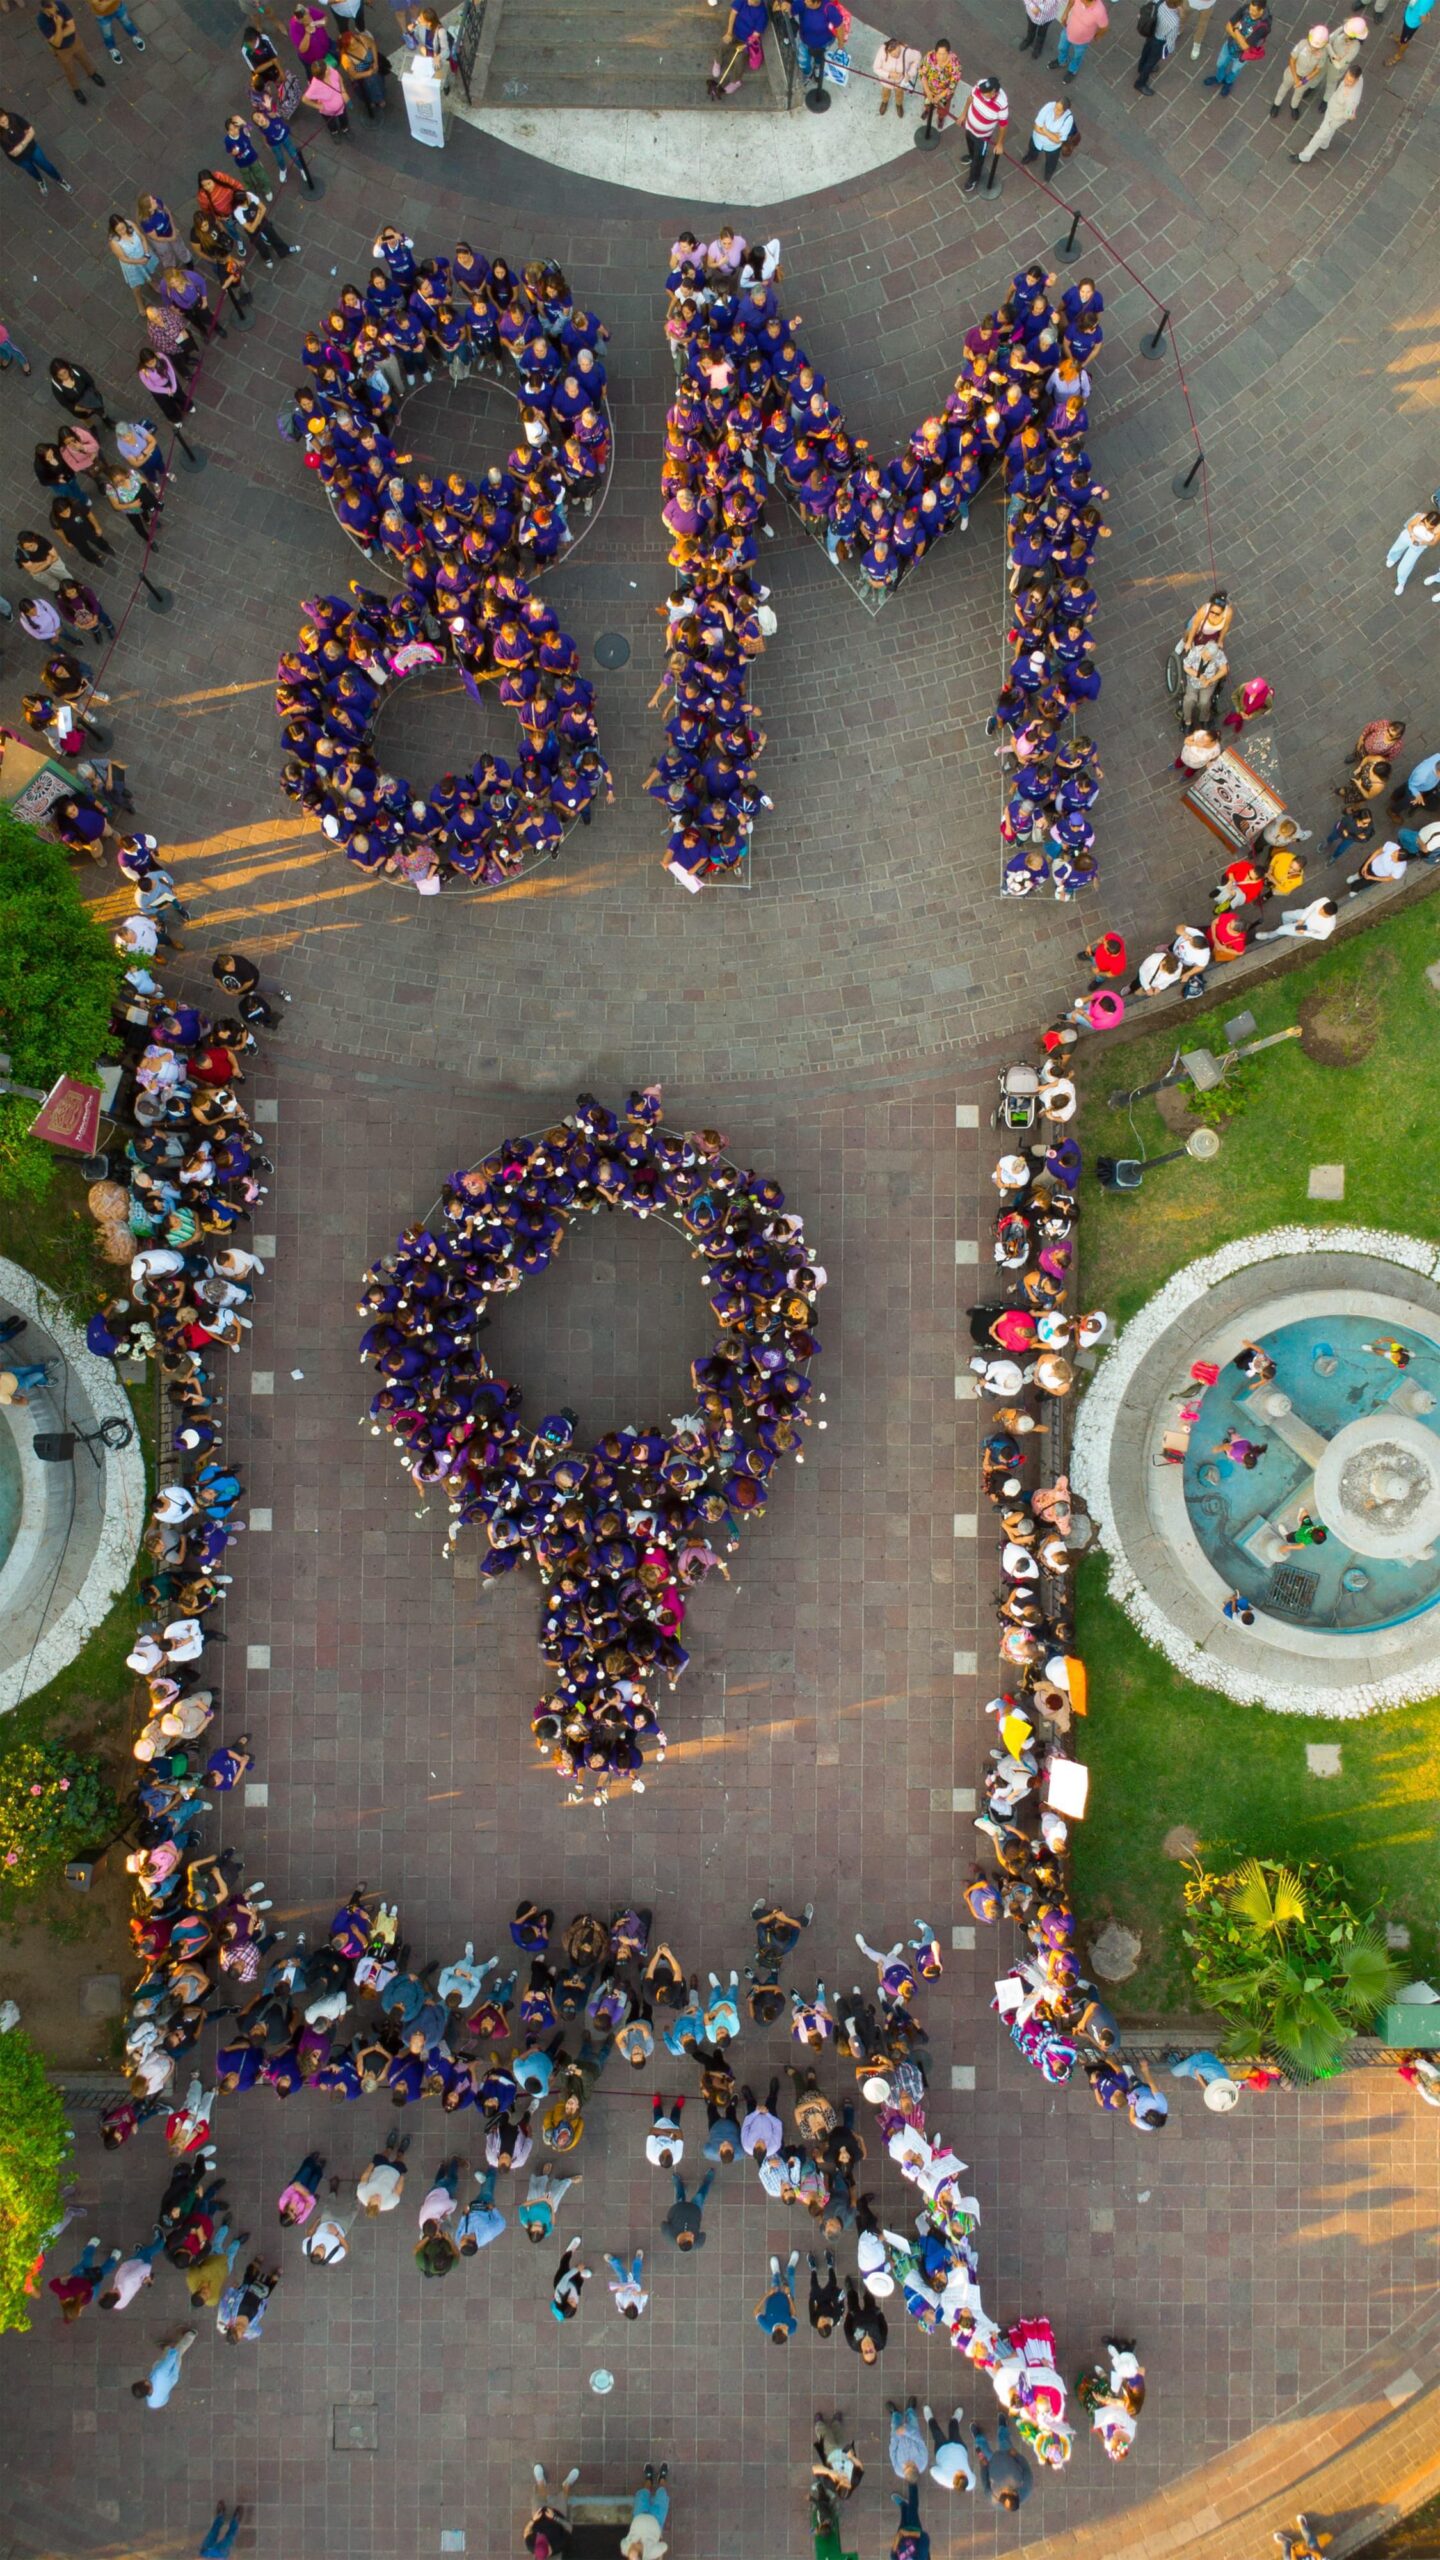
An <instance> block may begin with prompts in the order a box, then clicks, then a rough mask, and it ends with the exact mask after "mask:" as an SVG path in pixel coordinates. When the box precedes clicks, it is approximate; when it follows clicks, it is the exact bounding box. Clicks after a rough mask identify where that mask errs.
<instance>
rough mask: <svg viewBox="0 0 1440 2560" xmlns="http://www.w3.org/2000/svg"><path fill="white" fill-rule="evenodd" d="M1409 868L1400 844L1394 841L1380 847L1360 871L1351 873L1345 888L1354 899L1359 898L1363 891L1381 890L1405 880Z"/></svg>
mask: <svg viewBox="0 0 1440 2560" xmlns="http://www.w3.org/2000/svg"><path fill="white" fill-rule="evenodd" d="M1408 867H1409V865H1408V862H1407V859H1406V856H1405V855H1404V854H1403V853H1402V852H1401V850H1400V847H1399V845H1398V844H1395V843H1394V842H1393V841H1392V842H1391V843H1389V844H1382V845H1378V846H1377V847H1376V849H1375V851H1374V852H1373V853H1372V854H1370V855H1368V856H1367V858H1366V860H1365V861H1364V862H1362V863H1361V865H1360V868H1359V870H1358V871H1352V872H1351V873H1350V875H1349V878H1348V879H1347V881H1346V883H1345V886H1346V888H1347V889H1348V890H1349V893H1350V895H1351V897H1352V898H1358V897H1359V895H1360V893H1361V891H1362V889H1379V888H1382V887H1383V886H1384V885H1385V883H1386V882H1387V881H1390V880H1403V879H1404V877H1405V873H1406V871H1407V869H1408Z"/></svg>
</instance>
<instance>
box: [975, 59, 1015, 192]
mask: <svg viewBox="0 0 1440 2560" xmlns="http://www.w3.org/2000/svg"><path fill="white" fill-rule="evenodd" d="M1009 121H1010V101H1009V99H1008V98H1007V97H1006V95H1005V92H1004V90H1003V89H1002V88H1001V86H1000V83H999V81H998V80H995V79H991V78H986V79H984V80H977V81H976V83H975V86H974V88H973V89H972V90H971V92H970V96H969V100H968V102H967V104H966V108H965V148H966V150H967V151H968V152H969V154H970V175H969V177H968V178H967V179H966V181H965V186H964V190H963V192H964V193H965V194H966V195H967V196H973V195H974V193H975V190H976V188H977V187H978V186H979V184H980V181H981V179H982V178H983V177H984V175H985V172H986V170H987V168H988V169H989V170H990V184H991V186H992V187H993V186H994V184H995V180H996V178H997V176H998V175H999V171H998V169H996V168H994V167H993V166H992V163H993V162H996V161H998V160H1000V159H1001V158H1002V157H1003V155H1004V150H1005V127H1006V125H1007V124H1008V123H1009Z"/></svg>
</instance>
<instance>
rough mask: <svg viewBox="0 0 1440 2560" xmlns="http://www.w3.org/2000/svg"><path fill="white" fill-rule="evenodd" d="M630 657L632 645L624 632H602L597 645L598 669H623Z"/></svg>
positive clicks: (596, 658)
mask: <svg viewBox="0 0 1440 2560" xmlns="http://www.w3.org/2000/svg"><path fill="white" fill-rule="evenodd" d="M629 655H630V643H629V641H628V640H627V639H626V637H625V634H624V632H623V631H602V632H601V634H600V637H599V639H598V640H597V641H596V643H595V663H596V665H597V667H623V666H624V664H625V661H626V659H627V658H628V657H629Z"/></svg>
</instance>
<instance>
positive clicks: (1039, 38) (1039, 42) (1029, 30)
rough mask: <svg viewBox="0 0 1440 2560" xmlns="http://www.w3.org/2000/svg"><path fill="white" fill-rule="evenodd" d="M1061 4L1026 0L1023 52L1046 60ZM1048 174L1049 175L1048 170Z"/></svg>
mask: <svg viewBox="0 0 1440 2560" xmlns="http://www.w3.org/2000/svg"><path fill="white" fill-rule="evenodd" d="M1061 6H1062V0H1025V18H1026V27H1025V33H1024V34H1023V36H1022V37H1021V39H1020V51H1021V52H1022V53H1033V54H1034V56H1035V59H1036V61H1037V62H1043V61H1044V59H1045V47H1046V45H1047V43H1048V42H1049V38H1050V29H1051V28H1052V27H1053V25H1054V24H1055V21H1056V19H1057V18H1058V17H1059V15H1060V10H1061ZM1046 174H1047V176H1048V174H1049V173H1048V171H1047V173H1046Z"/></svg>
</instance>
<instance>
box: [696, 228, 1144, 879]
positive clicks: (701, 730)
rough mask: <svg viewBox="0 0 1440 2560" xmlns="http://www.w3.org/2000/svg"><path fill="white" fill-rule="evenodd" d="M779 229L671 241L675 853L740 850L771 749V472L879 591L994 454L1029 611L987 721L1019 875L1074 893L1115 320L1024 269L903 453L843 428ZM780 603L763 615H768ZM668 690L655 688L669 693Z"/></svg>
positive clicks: (965, 510) (977, 481)
mask: <svg viewBox="0 0 1440 2560" xmlns="http://www.w3.org/2000/svg"><path fill="white" fill-rule="evenodd" d="M779 247H780V244H779V243H778V241H770V242H768V243H766V244H765V246H764V247H763V248H759V249H755V248H751V247H750V246H749V244H748V243H747V242H746V241H745V240H744V238H743V237H742V236H741V235H740V234H739V233H738V232H736V231H735V230H734V229H733V227H732V226H731V225H730V224H728V223H727V224H725V225H723V226H722V228H721V230H720V232H719V234H718V236H717V237H716V238H715V239H714V240H711V241H708V242H701V241H700V240H699V239H697V237H696V235H695V234H694V233H693V232H689V231H686V232H682V233H681V235H680V237H679V238H678V240H676V241H674V242H673V243H672V245H671V249H670V263H669V272H668V274H667V277H666V289H667V294H668V297H669V299H668V308H667V316H666V334H667V336H668V338H669V340H670V345H671V349H672V353H673V356H674V362H675V374H676V389H675V397H674V400H673V402H672V404H671V406H670V409H669V411H668V412H667V416H666V427H665V450H664V460H663V464H662V489H663V509H662V511H663V518H664V523H665V527H666V530H667V532H668V533H669V534H670V536H671V549H670V554H669V558H670V565H671V567H672V568H673V569H674V570H675V572H676V587H675V590H674V593H673V594H672V596H671V598H670V600H669V603H668V605H667V607H666V661H665V677H664V680H663V682H662V686H661V688H660V693H661V695H664V694H667V693H668V697H669V705H670V707H669V714H668V718H667V721H666V737H667V741H668V744H667V749H666V752H665V754H664V755H663V756H662V757H661V759H660V761H659V763H658V764H657V766H656V768H655V771H654V773H653V774H652V776H651V780H650V785H649V787H650V789H651V790H652V791H653V793H654V794H655V796H656V797H657V798H658V799H660V800H661V801H662V803H663V805H664V807H665V809H666V813H667V819H668V826H669V837H668V849H667V860H666V867H667V869H669V870H670V871H671V872H672V873H674V874H675V875H676V876H677V877H679V878H681V879H682V880H684V881H685V883H686V885H687V886H689V887H692V888H695V887H698V886H699V885H700V883H701V882H702V881H704V880H706V879H709V878H713V877H715V876H716V875H717V874H719V873H721V872H724V871H726V870H728V869H731V868H733V866H734V865H735V864H736V863H737V862H739V861H740V860H741V858H742V856H743V855H744V854H745V853H746V851H747V850H748V847H749V842H750V834H751V828H752V824H753V820H754V817H755V814H756V812H757V810H758V809H760V808H763V807H767V806H769V803H768V801H767V800H766V799H765V797H764V795H763V794H762V793H761V792H760V790H759V785H758V777H757V770H756V764H757V759H758V756H759V753H760V749H761V747H762V746H763V744H764V733H763V731H762V730H761V729H760V728H759V727H758V725H757V722H756V718H755V714H754V710H753V706H752V705H751V703H750V699H749V671H750V667H751V664H752V662H753V660H754V659H755V658H756V657H758V656H759V654H760V653H761V651H762V650H763V648H764V646H765V639H766V636H767V621H766V618H765V617H766V616H767V614H768V607H767V603H766V597H767V594H768V590H767V589H765V588H764V587H763V586H762V585H760V584H759V583H758V582H757V576H756V563H757V561H758V559H759V556H760V541H761V538H762V537H763V536H765V535H767V534H769V533H770V531H771V527H770V526H769V525H768V524H767V522H766V516H765V508H766V499H767V495H768V492H769V490H770V489H772V488H777V487H778V488H779V490H780V491H781V493H782V495H783V496H785V497H786V498H787V499H788V500H789V501H790V504H791V505H792V506H793V507H794V508H795V509H796V511H797V513H798V514H799V515H800V517H801V519H802V520H803V521H804V522H805V523H806V524H807V526H808V527H809V528H810V530H811V531H812V532H814V533H815V534H816V536H817V538H819V539H821V540H822V541H823V543H824V546H825V550H826V552H827V555H828V556H829V558H830V559H831V560H832V561H836V562H842V561H843V562H853V563H854V567H855V572H856V574H857V576H858V577H859V578H860V579H861V580H862V581H863V583H864V585H865V586H866V587H867V588H868V589H870V590H871V591H873V592H875V593H876V594H879V595H883V594H886V593H888V592H890V591H891V590H893V589H894V588H895V587H896V586H897V585H898V584H899V582H900V580H901V579H902V578H903V577H904V575H905V574H906V572H907V571H908V570H909V569H910V568H912V567H913V565H914V563H915V562H916V561H917V560H919V559H921V558H922V557H923V556H924V554H925V552H926V551H927V550H929V548H930V547H931V545H932V544H933V543H935V542H937V541H938V540H939V539H940V537H941V536H942V535H943V534H945V533H947V532H948V531H949V530H950V529H951V527H952V526H954V525H958V526H960V527H961V528H962V529H963V528H964V527H965V526H966V525H967V524H968V523H969V520H970V508H971V505H972V502H973V501H974V499H975V497H976V496H977V494H978V492H979V491H980V489H981V487H982V485H983V483H984V481H985V479H986V477H987V475H988V474H989V472H990V471H991V470H992V469H994V468H995V467H996V466H997V465H998V466H999V467H1000V469H1001V471H1002V474H1003V482H1004V490H1005V502H1006V530H1007V543H1008V550H1009V559H1010V573H1009V589H1010V594H1011V596H1012V598H1013V600H1014V601H1013V614H1014V622H1013V627H1012V629H1011V632H1010V636H1009V645H1010V649H1011V658H1010V664H1009V668H1008V672H1007V675H1006V680H1005V684H1004V687H1003V689H1002V692H1001V695H1000V699H999V702H998V705H997V709H996V714H995V722H994V726H995V728H996V729H997V731H998V733H999V735H1000V737H1001V739H1002V741H1003V744H1002V748H1001V752H1002V755H1003V757H1004V759H1005V763H1006V767H1007V772H1008V775H1009V783H1010V790H1009V801H1008V805H1007V808H1006V812H1005V817H1004V821H1003V827H1002V833H1003V835H1004V838H1005V841H1006V843H1007V845H1008V846H1010V847H1011V848H1012V850H1011V852H1010V853H1009V855H1008V857H1007V861H1006V865H1005V879H1004V885H1005V888H1006V889H1007V891H1009V892H1010V893H1011V894H1012V895H1026V894H1029V893H1031V892H1033V891H1034V890H1035V889H1036V888H1038V887H1041V886H1042V885H1045V884H1046V883H1048V884H1049V885H1050V886H1052V887H1053V889H1054V891H1055V894H1056V895H1057V896H1061V897H1072V896H1074V895H1075V893H1076V892H1077V890H1079V889H1081V888H1084V887H1086V886H1088V885H1089V883H1090V882H1091V881H1092V880H1093V879H1094V878H1095V874H1096V862H1095V853H1094V842H1095V830H1094V825H1093V822H1092V819H1091V816H1090V811H1091V809H1092V808H1093V805H1094V802H1095V797H1096V793H1097V791H1098V788H1099V783H1100V768H1099V764H1098V762H1097V759H1096V754H1095V749H1094V746H1093V743H1092V742H1091V741H1090V740H1089V739H1088V738H1085V737H1082V736H1077V735H1075V733H1074V725H1073V724H1074V715H1075V711H1076V707H1077V705H1079V704H1082V703H1087V702H1093V701H1094V700H1096V698H1097V697H1098V695H1099V691H1100V675H1099V671H1098V669H1097V667H1096V665H1095V659H1094V649H1093V641H1092V638H1091V631H1090V625H1091V621H1092V619H1093V616H1094V612H1095V603H1096V598H1095V591H1094V588H1093V586H1092V584H1091V574H1090V573H1091V569H1092V566H1093V562H1094V558H1095V552H1096V548H1097V545H1098V544H1099V542H1100V540H1101V538H1102V536H1103V534H1104V531H1105V527H1104V525H1103V523H1102V521H1101V517H1100V513H1099V504H1098V502H1099V501H1100V500H1101V499H1103V498H1104V496H1105V495H1106V492H1105V490H1104V489H1102V488H1101V487H1099V486H1098V485H1097V483H1096V481H1095V478H1094V475H1093V472H1092V470H1091V465H1090V459H1089V455H1088V453H1087V451H1086V448H1085V437H1086V433H1087V429H1088V412H1087V408H1086V402H1087V399H1088V396H1089V391H1090V375H1089V372H1088V370H1087V368H1088V365H1089V363H1090V362H1091V360H1092V359H1093V357H1094V355H1095V352H1096V350H1097V349H1098V347H1099V345H1100V343H1101V339H1102V336H1103V327H1102V313H1103V310H1104V298H1103V296H1102V295H1101V293H1100V291H1099V289H1098V288H1097V286H1096V285H1095V284H1094V283H1093V282H1091V281H1090V279H1088V278H1086V279H1083V280H1082V281H1081V282H1080V283H1078V284H1073V285H1068V286H1067V287H1066V289H1065V291H1064V293H1063V294H1062V295H1061V297H1060V299H1059V301H1058V302H1054V303H1052V301H1051V299H1050V287H1051V286H1052V285H1053V284H1054V282H1055V279H1054V277H1053V276H1052V275H1050V274H1049V273H1047V271H1046V270H1045V269H1044V268H1043V267H1038V266H1032V267H1027V268H1025V269H1024V270H1023V271H1021V272H1020V273H1019V274H1017V275H1016V276H1015V277H1014V278H1013V279H1012V282H1011V288H1010V291H1009V293H1008V294H1007V296H1006V297H1005V300H1004V301H1003V302H1002V303H1001V305H1000V307H999V309H998V310H996V311H993V312H991V313H989V314H987V315H986V317H985V318H984V319H983V320H981V321H978V322H977V323H976V324H975V326H974V327H973V328H971V329H969V330H967V332H966V336H965V351H964V358H963V361H962V364H961V367H960V370H959V372H958V373H957V375H956V378H955V383H954V387H953V389H952V390H951V391H950V393H949V394H948V395H947V398H946V401H945V405H944V408H943V410H941V411H940V412H939V413H938V414H937V415H936V416H934V417H930V418H927V419H926V420H925V421H924V423H923V424H922V425H921V426H920V427H918V428H917V429H916V430H915V433H914V434H913V435H912V436H911V438H910V441H909V443H908V445H907V446H906V448H905V450H904V452H903V453H900V454H896V455H894V456H892V458H891V459H890V460H889V461H888V462H881V461H879V460H877V459H876V458H875V457H874V455H872V453H871V451H870V448H869V445H868V444H867V442H866V440H865V438H864V437H863V436H852V435H851V434H850V433H849V431H848V430H847V428H846V426H845V423H844V419H843V417H842V415H841V412H840V409H839V406H838V404H837V403H836V402H835V400H834V399H833V398H832V397H831V394H830V392H829V390H828V389H827V386H826V383H825V378H824V376H823V374H821V373H819V372H818V371H817V370H816V368H815V366H814V365H813V364H812V363H811V362H810V360H809V358H808V356H807V355H806V352H805V349H804V347H803V346H802V345H801V343H800V341H799V338H798V335H797V331H798V327H799V323H798V321H795V320H791V321H787V320H786V319H785V318H784V316H783V314H782V310H781V306H780V301H779V297H778V294H777V291H776V286H777V284H778V283H779V282H780V281H782V277H781V268H780V259H779ZM773 621H774V618H773V615H770V616H769V622H768V628H773ZM659 698H660V696H657V699H659Z"/></svg>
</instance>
